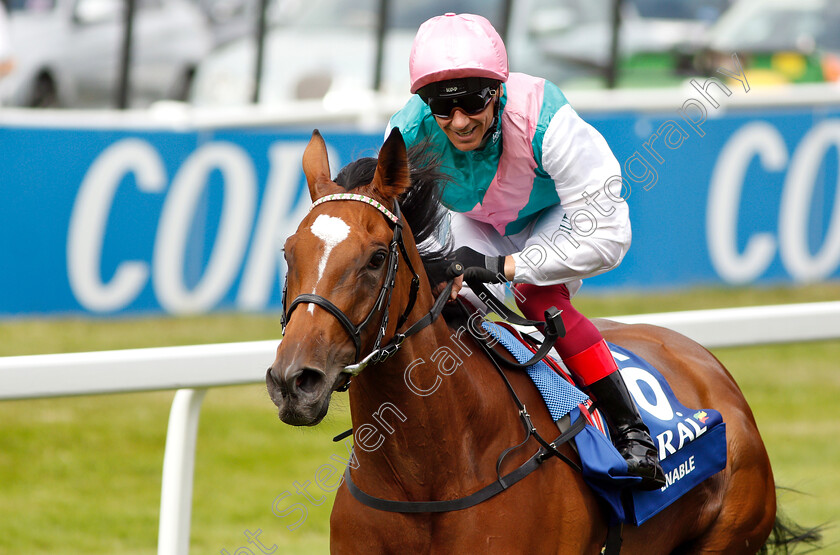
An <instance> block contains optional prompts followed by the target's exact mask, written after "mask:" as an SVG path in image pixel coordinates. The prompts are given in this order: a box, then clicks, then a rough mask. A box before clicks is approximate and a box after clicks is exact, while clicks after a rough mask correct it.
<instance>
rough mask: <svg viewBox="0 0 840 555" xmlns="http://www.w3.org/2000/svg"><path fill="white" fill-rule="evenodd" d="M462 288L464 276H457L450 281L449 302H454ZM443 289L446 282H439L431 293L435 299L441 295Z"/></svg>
mask: <svg viewBox="0 0 840 555" xmlns="http://www.w3.org/2000/svg"><path fill="white" fill-rule="evenodd" d="M463 286H464V276H458V277H456V278H455V279H453V280H452V291H450V292H449V300H450V301H454V300H455V299H457V298H458V291H460V290H461V287H463ZM444 289H446V282H445V281H444V282H441V283H438V284H437V287H435V288H434V291H433V293H434V294H435V297H437V296H438V295H440V294H441V293H443V291H444Z"/></svg>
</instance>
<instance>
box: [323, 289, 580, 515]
mask: <svg viewBox="0 0 840 555" xmlns="http://www.w3.org/2000/svg"><path fill="white" fill-rule="evenodd" d="M450 285H451V282H450ZM472 285H473V284H472V283H470V286H471V287H472ZM488 294H490V295H491V296H492V294H491V293H489V291H488ZM442 296H443V295H441V297H442ZM493 298H495V297H493ZM458 306H459V307H460V308H461V311H462V312H463V313H464V315H465V316H467V317H469V316H470V315H471V314H472V312H471V311H470V309H469V308H467V306H466V305H465V303H464V302H463V301H462V300H460V299H459V300H458ZM556 319H557V320H559V312H558V313H557V317H556ZM519 320H521V321H525V322H531V321H530V320H523V319H521V318H519ZM546 327H549V326H548V325H547V326H546ZM560 329H561V330H562V322H561V323H560ZM555 331H557V330H556V329H555ZM470 335H472V336H473V338H474V339H475V340H476V341H477V342H478V344H479V345H480V346H481V348H482V350H483V351H484V352H485V353H486V354H487V356H488V358H489V359H490V361H491V362H493V367H494V368H495V369H496V371H497V372H498V374H499V376H500V377H501V378H502V380H503V381H504V383H505V386H506V388H507V390H508V393H510V395H511V398H512V399H513V402H514V403H515V404H516V408H517V410H518V412H519V419H520V421H521V422H522V425H523V427H524V428H525V439H523V440H522V441H521V442H519V443H518V444H516V445H514V446H512V447H509V448H507V449H505V450H504V451H502V453H501V454H500V455H499V458H498V459H497V460H496V476H497V479H496V481H494V482H491V483H490V484H488V485H487V486H484V487H483V488H481V489H479V490H478V491H476V492H474V493H471V494H469V495H466V496H464V497H459V498H456V499H448V500H445V501H394V500H390V499H382V498H379V497H374V496H372V495H370V494H368V493H366V492H364V491H362V490H361V489H360V488H359V486H357V485H356V484H355V483H354V482H353V478H352V476H351V474H350V466H349V465H348V466H347V469H346V470H345V471H344V481H345V483H346V484H347V489H348V490H349V491H350V493H351V494H352V495H353V497H354V498H355V499H356V500H357V501H359V502H360V503H362V504H364V505H367V506H368V507H371V508H374V509H378V510H380V511H388V512H395V513H443V512H450V511H459V510H462V509H467V508H469V507H473V506H475V505H478V504H479V503H482V502H484V501H486V500H488V499H490V498H491V497H494V496H495V495H498V494H499V493H501V492H503V491H505V490H506V489H508V488H509V487H510V486H512V485H513V484H515V483H517V482H519V481H520V480H522V479H523V478H525V477H526V476H528V475H529V474H530V473H531V472H533V471H534V470H536V469H537V468H539V467H540V465H542V463H544V462H545V461H546V460H548V459H550V458H551V457H557V458H559V459H561V460H562V461H563V462H565V463H566V464H568V465H569V466H570V467H572V468H573V469H574V470H576V471H578V472H582V470H581V467H580V465H578V464H577V463H576V462H574V461H573V460H571V459H569V458H568V457H567V456H566V455H564V454H563V453H561V452H560V451H558V447H560V446H561V445H563V444H564V443H566V442H568V441H569V440H570V439H572V438H574V437H575V436H576V435H577V434H578V433H579V432H580V431H581V430H583V428H584V427H585V426H586V419H585V418H578V419H577V420H576V421H575V422H573V423H572V425H571V426H570V427H569V428H568V429H567V430H565V431H564V432H563V433H561V434H560V435H559V436H557V437H556V438H555V439H554V440H553V441H551V442H549V441H546V440H545V439H544V438H543V437H542V436H541V435H540V434H539V432H537V428H536V426H534V424H533V422H532V421H531V415H530V414H528V410H527V408H526V407H525V404H524V403H522V401H521V400H520V399H519V396H518V395H517V394H516V390H514V388H513V385H512V384H511V383H510V380H508V378H507V376H506V375H505V373H504V371H503V370H502V368H501V366H500V362H503V363H505V364H507V365H510V366H516V367H519V366H523V365H521V364H519V363H514V362H511V361H509V360H507V359H505V358H502V357H501V356H500V355H498V354H497V353H496V352H495V351H494V350H493V348H492V347H491V346H490V345H489V343H488V342H487V341H486V340H484V339H483V338H481V337H479V336H477V335H476V334H475V333H473V332H472V330H470ZM545 344H549V345H553V341H552V342H551V343H549V342H548V341H546V342H545ZM542 356H543V355H540V357H539V358H540V359H541V358H542ZM530 364H533V362H530V363H529V364H527V365H530ZM351 433H352V431H351ZM343 437H346V435H344V434H342V435H340V436H337V437H336V438H335V439H334V441H339V440H340V439H342V438H343ZM532 437H533V438H534V439H535V440H536V441H537V443H539V444H540V448H539V449H538V450H537V452H536V453H534V454H533V455H532V456H531V457H530V458H529V459H528V460H527V461H525V462H524V463H523V464H522V465H520V466H519V467H518V468H517V469H516V470H513V471H511V472H510V473H508V474H505V475H504V476H502V475H501V472H500V470H501V466H502V462H503V461H504V459H505V457H507V455H508V454H510V453H511V452H512V451H514V450H516V449H519V448H520V447H522V446H524V445H525V443H526V442H527V441H528V440H529V439H530V438H532Z"/></svg>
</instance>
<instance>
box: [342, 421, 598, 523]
mask: <svg viewBox="0 0 840 555" xmlns="http://www.w3.org/2000/svg"><path fill="white" fill-rule="evenodd" d="M584 426H586V419H585V418H583V417H582V416H581V417H580V418H578V419H577V420H576V421H575V422H574V424H572V426H571V427H570V428H569V429H568V430H566V431H565V432H563V433H562V434H560V435H559V436H558V437H557V439H555V440H554V441H552V442H551V444H552V446H553V447H555V448H556V447H558V446H560V445H562V444H564V443H566V442H567V441H569V440H570V439H572V438H573V437H574V436H576V435H577V434H578V432H580V431H581V430H582V429H583V427H584ZM552 455H553V453H551V451H550V450H549V449H546V448H544V447H540V449H539V450H538V451H537V452H536V453H535V454H534V455H532V456H531V458H529V459H528V460H527V461H525V462H524V463H523V464H522V465H521V466H520V467H519V468H517V469H516V470H514V471H512V472H510V473H508V474H505V475H504V476H500V477H499V479H498V480H496V481H495V482H493V483H491V484H489V485H487V486H485V487H483V488H481V489H480V490H478V491H476V492H475V493H471V494H470V495H467V496H466V497H459V498H458V499H449V500H446V501H392V500H389V499H381V498H379V497H374V496H372V495H369V494H367V493H365V492H363V491H362V490H361V489H359V487H358V486H357V485H356V484H355V483H354V482H353V478H352V477H351V476H350V467H349V466H348V467H347V469H346V470H345V471H344V482H345V483H346V484H347V489H348V490H350V493H351V494H352V495H353V497H354V498H355V499H356V500H357V501H359V502H360V503H362V504H364V505H367V506H368V507H371V508H373V509H377V510H380V511H387V512H391V513H445V512H449V511H460V510H462V509H467V508H469V507H473V506H475V505H478V504H479V503H481V502H483V501H486V500H488V499H490V498H491V497H493V496H495V495H498V494H499V493H501V492H503V491H505V490H506V489H507V488H509V487H510V486H512V485H513V484H515V483H517V482H519V481H520V480H522V479H523V478H524V477H525V476H527V475H528V474H530V473H531V472H533V471H534V470H536V469H537V468H539V466H540V465H541V464H542V463H544V462H545V461H546V460H548V459H550V458H551V457H552Z"/></svg>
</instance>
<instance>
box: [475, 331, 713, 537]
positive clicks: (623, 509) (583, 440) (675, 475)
mask: <svg viewBox="0 0 840 555" xmlns="http://www.w3.org/2000/svg"><path fill="white" fill-rule="evenodd" d="M483 326H484V328H485V330H487V331H488V332H489V333H490V334H491V335H492V336H493V337H494V338H495V339H496V340H497V341H498V342H499V343H500V344H501V345H503V346H504V347H505V348H506V349H507V350H508V351H510V353H511V354H512V355H513V356H514V358H516V360H517V361H519V362H520V363H522V362H526V361H527V360H529V359H530V358H531V356H532V354H533V351H532V349H531V348H530V347H529V346H527V345H526V344H524V343H523V340H522V339H521V338H519V337H516V336H517V335H518V333H517V332H516V330H514V329H511V328H508V327H507V326H503V325H499V324H496V323H492V322H487V321H485V322H484V323H483ZM608 345H609V348H610V351H611V352H612V354H613V358H614V359H615V361H616V364H617V365H618V368H619V370H620V371H621V375H622V377H623V378H624V381H625V383H626V384H627V389H628V390H629V391H630V393H631V395H632V396H633V398H634V399H635V401H636V405H637V406H638V408H639V413H640V414H641V415H642V420H644V422H645V424H647V426H648V428H649V429H650V432H651V437H652V438H653V441H654V443H655V444H656V446H657V448H658V450H659V459H660V464H661V465H662V470H663V471H664V472H665V477H666V482H665V486H664V487H662V488H660V489H657V490H654V491H642V490H638V489H636V488H634V487H633V486H634V485H635V484H636V483H638V481H639V480H640V479H639V478H638V477H636V476H630V475H629V474H628V473H627V464H626V463H625V462H624V459H623V458H622V457H621V455H620V454H619V453H618V451H617V450H616V448H615V447H614V446H613V445H612V442H611V441H610V439H609V437H608V434H606V433H605V432H606V429H605V428H606V426H604V425H603V421H602V420H601V419H600V418H599V415H598V414H597V411H595V414H594V415H591V414H590V406H591V401H590V400H589V398H588V396H587V395H586V394H585V393H583V392H582V391H580V389H578V388H577V387H576V386H575V385H574V383H573V382H572V379H571V377H570V375H569V374H568V371H567V370H566V369H565V367H561V365H560V364H559V363H557V361H556V360H554V361H550V362H551V365H549V364H548V363H547V362H546V361H539V362H537V363H536V364H534V365H532V366H529V367H528V368H527V370H526V371H527V373H528V375H529V376H531V379H532V380H533V381H534V384H535V385H536V387H537V389H538V390H539V391H540V393H541V394H542V396H543V398H544V399H545V401H546V406H547V407H548V409H549V412H550V413H551V417H552V418H553V419H554V420H555V422H556V421H557V420H560V419H561V418H563V417H564V416H566V415H567V414H568V415H569V416H570V418H571V421H572V422H574V421H576V420H577V419H578V418H587V420H588V423H587V425H586V426H584V428H583V430H582V431H581V432H580V433H579V434H578V435H577V436H575V445H576V447H577V449H578V452H579V454H580V458H581V467H582V469H583V475H584V478H585V479H586V482H587V483H588V484H589V486H590V487H591V488H592V489H593V490H594V491H595V492H596V493H597V494H598V495H600V497H601V498H602V500H603V501H604V502H605V505H606V506H608V507H609V510H610V513H611V524H615V523H617V522H625V523H629V524H635V525H639V524H642V523H643V522H645V521H646V520H648V519H649V518H650V517H652V516H653V515H655V514H656V513H658V512H659V511H661V510H662V509H664V508H665V507H667V506H668V505H670V504H671V503H673V502H674V501H676V500H677V499H679V498H680V497H681V496H682V495H684V494H685V493H686V492H688V491H689V490H691V489H692V488H693V487H695V486H696V485H698V484H699V483H700V482H702V481H703V480H705V479H706V478H708V477H709V476H712V475H713V474H716V473H717V472H719V471H721V470H722V469H724V468H725V467H726V424H725V423H724V422H723V418H722V417H721V415H720V413H719V412H717V411H715V410H712V409H689V408H686V407H685V406H683V405H682V404H681V403H680V402H679V401H678V400H677V398H676V396H675V395H674V392H673V390H672V389H671V386H670V385H669V384H668V382H667V381H666V380H665V378H664V377H663V376H662V374H660V372H659V371H658V370H657V369H656V368H654V367H653V366H652V365H650V364H649V363H648V362H647V361H645V360H644V359H642V358H641V357H639V356H638V355H636V354H635V353H633V352H631V351H629V350H627V349H624V348H622V347H619V346H618V345H613V344H611V343H608ZM552 366H553V367H554V368H556V370H555V369H552Z"/></svg>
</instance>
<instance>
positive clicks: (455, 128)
mask: <svg viewBox="0 0 840 555" xmlns="http://www.w3.org/2000/svg"><path fill="white" fill-rule="evenodd" d="M496 102H497V101H496V100H495V99H494V100H493V101H491V102H490V103H488V104H487V106H485V107H484V110H482V111H480V112H478V113H476V114H467V113H466V112H465V111H464V110H462V109H461V108H455V109H453V110H452V112H451V113H450V114H449V117H448V118H444V117H440V116H435V121H437V124H438V126H439V127H440V128H441V129H442V130H443V132H444V133H445V134H446V136H447V138H449V141H450V142H451V143H452V146H454V147H455V148H457V149H458V150H461V151H464V152H467V151H470V150H475V149H477V148H479V147H480V146H481V145H482V144H483V142H484V141H483V139H484V134H485V133H486V132H487V130H488V129H490V126H491V125H493V107H494V106H495V104H496Z"/></svg>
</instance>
